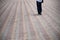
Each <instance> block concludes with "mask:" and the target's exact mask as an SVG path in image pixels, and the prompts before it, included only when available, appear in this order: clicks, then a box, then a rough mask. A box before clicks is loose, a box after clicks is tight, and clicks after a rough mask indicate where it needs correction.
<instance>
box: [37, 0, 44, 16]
mask: <svg viewBox="0 0 60 40" xmlns="http://www.w3.org/2000/svg"><path fill="white" fill-rule="evenodd" d="M36 3H37V11H38V14H39V15H41V13H42V3H43V0H36Z"/></svg>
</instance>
